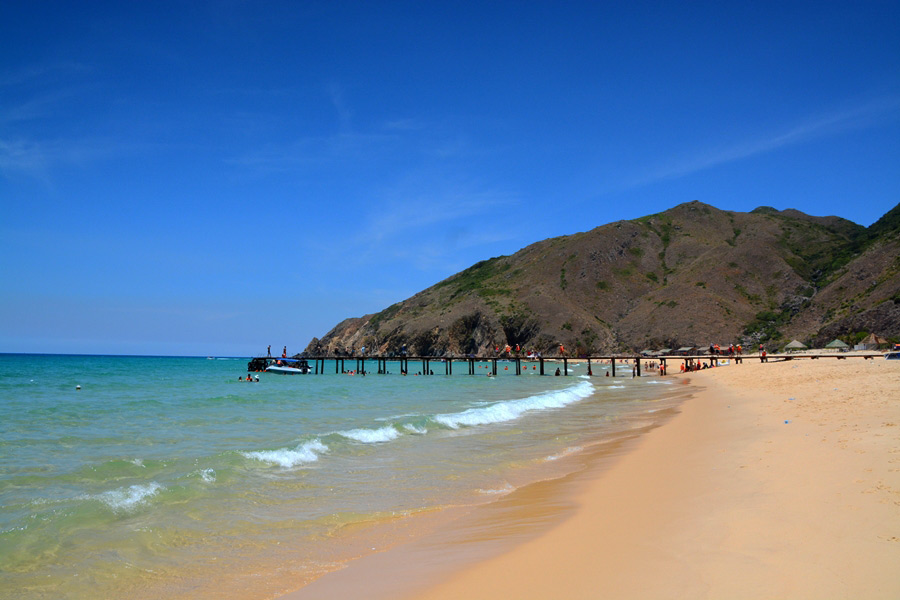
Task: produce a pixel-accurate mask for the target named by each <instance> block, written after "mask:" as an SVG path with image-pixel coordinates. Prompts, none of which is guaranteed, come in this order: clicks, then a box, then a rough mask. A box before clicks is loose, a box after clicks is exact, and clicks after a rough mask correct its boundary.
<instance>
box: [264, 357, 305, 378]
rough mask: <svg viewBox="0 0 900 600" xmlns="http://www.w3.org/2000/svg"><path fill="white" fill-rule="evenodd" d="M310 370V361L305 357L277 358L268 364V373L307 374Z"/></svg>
mask: <svg viewBox="0 0 900 600" xmlns="http://www.w3.org/2000/svg"><path fill="white" fill-rule="evenodd" d="M309 371H310V368H309V363H308V362H306V359H303V358H276V359H274V360H272V362H270V363H269V364H268V365H267V366H266V373H278V374H280V375H306V374H307V373H309Z"/></svg>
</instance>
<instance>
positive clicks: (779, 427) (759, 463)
mask: <svg viewBox="0 0 900 600" xmlns="http://www.w3.org/2000/svg"><path fill="white" fill-rule="evenodd" d="M670 369H671V370H672V371H674V369H672V366H671V365H670ZM673 379H675V380H679V381H682V382H685V385H688V386H690V387H691V388H692V389H693V390H694V391H695V393H694V395H693V396H692V397H691V398H690V399H688V400H687V401H685V402H684V403H683V404H682V405H681V407H680V409H679V411H678V414H676V415H674V416H673V417H672V418H671V419H669V420H668V421H667V422H666V423H665V424H664V425H662V426H661V427H657V428H654V429H652V430H650V431H647V432H645V433H643V434H642V435H640V436H638V437H636V438H631V439H624V440H620V441H618V442H616V443H615V444H614V445H613V447H607V448H604V447H598V448H597V449H595V450H593V451H591V452H588V453H586V455H585V456H583V457H580V459H579V460H583V461H584V468H583V469H581V470H580V471H578V472H576V473H573V474H572V475H570V476H568V477H564V478H562V479H559V480H556V481H551V482H543V483H541V484H535V485H533V486H528V487H526V488H522V489H520V490H517V491H516V492H515V493H514V494H511V495H510V497H509V498H507V499H504V500H503V501H500V502H498V503H495V504H494V505H491V506H489V507H476V508H474V509H470V510H469V511H467V512H465V514H460V515H455V516H454V515H449V514H448V515H447V522H446V523H444V524H443V525H442V526H438V527H436V528H434V530H433V531H432V532H431V533H429V534H428V535H426V536H425V537H424V538H421V539H418V540H416V541H413V542H411V543H409V544H406V545H401V546H398V547H396V548H394V549H392V550H389V551H387V552H383V553H380V554H375V555H371V556H368V557H366V558H365V559H362V560H360V561H356V563H351V565H350V566H349V567H348V568H347V569H344V570H343V571H341V572H339V573H334V574H332V575H329V576H326V577H323V578H322V579H320V580H318V581H316V582H314V583H313V584H311V585H310V586H308V587H306V588H303V589H302V590H300V591H299V592H298V593H296V594H295V595H294V594H292V595H289V596H288V597H289V598H297V599H301V598H318V597H322V598H325V597H351V596H353V597H367V598H380V597H384V598H387V597H392V598H398V597H405V598H416V599H429V600H431V599H443V598H448V599H449V598H454V599H455V598H460V597H466V598H498V597H502V598H523V599H525V598H788V597H789V598H898V597H900V577H898V576H897V572H898V566H900V363H896V362H888V361H885V360H884V359H883V358H876V359H875V360H862V359H850V360H842V361H836V360H834V359H824V358H823V359H819V360H815V361H813V360H796V361H790V362H785V363H767V364H760V363H758V362H755V361H752V360H747V361H746V362H745V363H744V364H743V365H731V366H727V367H721V368H717V369H709V370H705V371H701V372H698V373H691V374H687V375H678V376H675V377H673ZM348 594H349V595H348Z"/></svg>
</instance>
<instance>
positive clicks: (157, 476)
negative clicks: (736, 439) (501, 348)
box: [0, 355, 679, 598]
mask: <svg viewBox="0 0 900 600" xmlns="http://www.w3.org/2000/svg"><path fill="white" fill-rule="evenodd" d="M246 362H247V359H216V360H210V359H206V358H170V357H88V356H33V355H0V573H2V577H0V597H4V598H6V597H11V598H61V597H65V598H96V597H132V598H135V597H154V596H159V595H160V594H161V593H163V592H164V594H165V596H166V597H203V595H204V590H207V589H209V585H208V584H209V582H210V581H213V580H216V581H219V582H222V581H225V582H226V583H228V584H229V585H234V586H237V587H238V588H240V587H244V588H246V589H249V590H254V589H259V590H260V592H261V595H262V596H265V594H266V593H272V590H265V589H264V588H263V586H262V584H261V582H260V579H261V578H262V577H261V576H262V575H265V576H266V577H265V578H266V579H271V578H273V577H270V576H272V575H273V574H272V573H260V570H259V569H260V565H262V564H270V565H273V567H272V568H273V569H274V570H278V569H282V571H284V570H285V569H286V570H287V571H288V572H282V573H281V575H283V576H284V577H291V578H294V579H295V580H296V579H297V578H301V579H302V578H304V577H311V576H314V575H316V574H318V573H321V572H324V571H327V570H330V569H333V568H334V567H335V564H339V563H340V562H342V561H345V560H347V559H349V558H352V557H354V556H358V555H359V554H360V553H363V552H365V551H366V548H368V546H367V545H366V544H367V543H368V542H366V541H365V540H366V532H367V531H370V529H371V526H372V525H374V524H384V523H395V522H397V519H400V520H402V518H403V517H405V516H407V515H414V514H419V513H422V512H428V511H433V510H436V509H440V508H441V507H446V506H452V505H460V504H472V503H479V502H485V501H489V500H491V499H494V498H497V497H501V496H502V495H504V494H506V493H508V492H510V491H512V490H514V489H516V488H517V487H519V486H521V485H523V484H526V483H529V482H531V481H534V480H536V479H540V478H544V477H547V476H548V475H550V474H552V473H553V472H554V469H556V468H557V467H556V466H555V465H556V464H558V463H560V462H563V461H562V460H561V459H565V458H566V457H567V456H571V455H573V454H577V453H578V452H580V451H581V450H582V449H583V448H584V447H585V445H586V444H589V443H591V442H592V441H596V440H597V439H598V438H600V439H602V438H603V436H613V435H615V434H617V433H618V432H621V431H623V430H627V429H633V428H638V427H642V426H644V425H646V424H648V423H651V422H652V421H653V419H654V414H655V412H656V411H659V410H660V409H662V408H665V407H668V406H671V405H672V404H674V403H675V402H677V401H678V397H679V390H678V389H677V388H676V387H675V386H672V385H669V381H667V380H665V379H656V378H652V377H644V378H638V379H631V378H630V377H629V378H611V377H602V376H601V377H598V376H596V375H598V374H599V375H603V374H604V371H603V370H602V368H601V367H598V366H597V365H595V366H594V373H595V377H591V378H588V377H587V376H586V375H585V373H586V367H585V366H584V365H576V366H574V367H571V371H572V375H571V376H569V377H540V376H538V375H536V372H535V370H533V369H530V368H529V370H527V371H526V374H525V375H523V376H521V377H516V376H515V375H513V373H514V368H513V367H512V365H511V364H510V365H509V367H510V368H509V370H508V371H506V370H504V366H505V365H504V364H503V363H501V366H500V371H499V375H498V376H497V377H494V378H489V377H486V376H485V374H486V373H487V371H488V369H487V365H486V364H482V365H479V368H476V372H477V373H480V376H469V375H467V374H465V369H459V365H457V374H454V375H453V376H450V377H448V376H445V375H443V371H444V369H443V366H442V365H438V364H435V363H432V369H434V368H435V366H440V371H441V374H440V375H435V376H427V377H425V376H422V377H416V376H409V377H401V376H400V375H397V374H396V373H399V370H400V369H399V364H389V370H390V371H392V372H393V373H395V374H393V375H369V376H367V377H362V376H358V375H357V376H347V375H336V374H335V373H334V363H329V364H327V365H326V370H325V373H326V374H324V375H306V376H277V375H268V374H261V375H260V382H258V383H247V382H239V381H238V380H237V379H238V377H239V376H242V375H245V374H246V371H245V369H246ZM347 365H348V366H349V365H350V363H349V362H348V363H347ZM410 366H411V369H413V370H414V368H415V367H413V365H412V364H411V365H410ZM554 368H555V367H554ZM552 370H553V369H550V370H549V371H548V372H552ZM460 371H463V372H462V373H460ZM435 372H437V369H435ZM77 385H80V386H81V389H80V390H78V389H76V386H77ZM383 529H384V528H382V530H383ZM388 529H390V528H388ZM380 531H381V530H380ZM379 535H381V533H380V534H379ZM364 542H365V543H364ZM288 564H289V565H290V566H289V568H287V567H285V565H288ZM279 565H280V566H279ZM274 579H277V577H274Z"/></svg>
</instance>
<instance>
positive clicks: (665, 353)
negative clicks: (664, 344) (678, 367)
mask: <svg viewBox="0 0 900 600" xmlns="http://www.w3.org/2000/svg"><path fill="white" fill-rule="evenodd" d="M671 351H672V349H671V348H660V349H659V350H657V351H656V353H657V354H659V355H660V356H665V355H667V354H668V353H669V352H671Z"/></svg>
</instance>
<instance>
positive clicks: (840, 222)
mask: <svg viewBox="0 0 900 600" xmlns="http://www.w3.org/2000/svg"><path fill="white" fill-rule="evenodd" d="M861 332H875V333H878V334H879V335H881V336H884V337H889V338H897V337H900V205H898V206H897V207H895V208H894V209H893V210H891V211H890V212H889V213H887V214H886V215H885V216H884V217H882V218H881V219H880V220H879V221H878V222H877V223H875V224H873V225H872V226H871V227H869V228H865V227H862V226H860V225H856V224H855V223H852V222H850V221H847V220H846V219H841V218H839V217H812V216H809V215H806V214H803V213H801V212H799V211H796V210H784V211H778V210H775V209H773V208H768V207H761V208H757V209H756V210H754V211H752V212H750V213H742V212H731V211H723V210H719V209H717V208H715V207H712V206H709V205H707V204H703V203H701V202H689V203H686V204H681V205H679V206H676V207H674V208H672V209H670V210H667V211H665V212H662V213H659V214H655V215H650V216H646V217H642V218H640V219H635V220H631V221H619V222H616V223H610V224H608V225H603V226H601V227H597V228H595V229H593V230H591V231H588V232H584V233H577V234H574V235H568V236H563V237H558V238H552V239H548V240H544V241H542V242H537V243H535V244H532V245H530V246H527V247H526V248H523V249H522V250H519V251H518V252H516V253H515V254H512V255H510V256H500V257H496V258H492V259H490V260H485V261H481V262H479V263H477V264H475V265H473V266H472V267H470V268H468V269H466V270H465V271H462V272H460V273H457V274H456V275H453V276H451V277H449V278H447V279H445V280H444V281H441V282H439V283H437V284H436V285H434V286H432V287H430V288H428V289H426V290H424V291H422V292H419V293H418V294H416V295H415V296H413V297H411V298H409V299H407V300H404V301H402V302H398V303H397V304H394V305H392V306H389V307H388V308H386V309H384V310H382V311H381V312H379V313H376V314H372V315H366V316H364V317H358V318H351V319H347V320H345V321H343V322H341V323H339V324H338V325H337V326H336V327H335V328H334V329H332V330H331V331H330V332H328V334H326V335H325V336H324V337H323V338H322V339H321V340H320V339H316V338H313V340H312V341H311V342H310V343H309V346H308V347H307V349H306V352H307V353H308V354H320V353H329V354H332V353H337V354H349V353H352V352H355V351H357V350H358V349H359V348H361V347H362V346H366V347H367V348H368V349H369V350H370V351H377V352H381V353H396V352H399V350H400V348H401V347H402V346H403V345H406V346H407V347H408V350H409V352H410V353H411V354H422V355H447V354H457V355H459V354H467V353H481V352H490V351H493V349H494V347H495V346H498V345H499V346H501V347H503V346H505V345H506V344H510V345H512V346H515V345H516V344H519V345H520V346H522V347H523V348H527V349H536V350H539V351H541V352H544V353H547V354H553V353H555V351H556V349H557V348H558V345H559V344H560V343H562V344H564V345H565V346H566V348H567V349H568V350H569V352H570V353H573V354H574V353H579V354H583V353H588V352H592V353H599V352H612V351H639V350H641V349H645V348H662V347H666V348H677V347H680V346H685V345H700V346H703V345H707V344H709V343H711V342H716V343H720V344H728V343H731V342H735V343H737V342H742V343H744V344H745V345H755V344H758V343H760V342H762V343H766V344H767V345H768V346H770V347H773V348H774V347H776V346H777V345H779V344H781V343H783V342H785V341H788V340H790V339H793V338H797V339H800V340H801V341H804V342H807V343H813V344H816V345H820V344H822V343H823V342H827V341H830V340H831V339H833V338H834V337H837V336H843V337H845V338H853V337H854V336H860V335H861ZM850 341H856V340H853V339H850Z"/></svg>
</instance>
